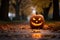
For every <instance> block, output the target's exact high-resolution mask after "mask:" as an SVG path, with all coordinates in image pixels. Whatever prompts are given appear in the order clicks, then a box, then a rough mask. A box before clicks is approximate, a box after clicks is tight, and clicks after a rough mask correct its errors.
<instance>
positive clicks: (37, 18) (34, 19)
mask: <svg viewBox="0 0 60 40" xmlns="http://www.w3.org/2000/svg"><path fill="white" fill-rule="evenodd" d="M30 26H31V28H32V29H42V28H43V26H44V17H43V16H42V15H32V16H31V18H30Z"/></svg>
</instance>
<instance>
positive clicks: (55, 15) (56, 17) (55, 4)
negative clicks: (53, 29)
mask: <svg viewBox="0 0 60 40" xmlns="http://www.w3.org/2000/svg"><path fill="white" fill-rule="evenodd" d="M53 20H59V0H53Z"/></svg>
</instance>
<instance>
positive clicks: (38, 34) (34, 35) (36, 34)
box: [32, 33, 43, 39]
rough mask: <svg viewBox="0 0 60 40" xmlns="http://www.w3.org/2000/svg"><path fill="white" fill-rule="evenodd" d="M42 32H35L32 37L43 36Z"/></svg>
mask: <svg viewBox="0 0 60 40" xmlns="http://www.w3.org/2000/svg"><path fill="white" fill-rule="evenodd" d="M42 36H43V35H42V34H40V33H35V34H32V38H37V39H38V38H42Z"/></svg>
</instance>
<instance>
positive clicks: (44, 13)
mask: <svg viewBox="0 0 60 40" xmlns="http://www.w3.org/2000/svg"><path fill="white" fill-rule="evenodd" d="M51 6H52V2H50V4H49V6H48V7H46V8H43V15H44V18H45V20H48V13H49V10H50V7H51Z"/></svg>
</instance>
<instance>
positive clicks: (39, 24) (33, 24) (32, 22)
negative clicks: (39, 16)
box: [31, 22, 43, 26]
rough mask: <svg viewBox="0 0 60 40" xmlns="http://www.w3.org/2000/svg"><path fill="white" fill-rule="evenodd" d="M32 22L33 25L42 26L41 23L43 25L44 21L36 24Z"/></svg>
mask: <svg viewBox="0 0 60 40" xmlns="http://www.w3.org/2000/svg"><path fill="white" fill-rule="evenodd" d="M31 23H32V25H34V26H40V25H42V23H43V22H41V23H38V24H36V23H34V22H31Z"/></svg>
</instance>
